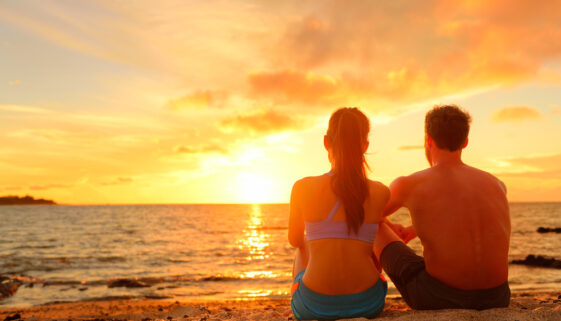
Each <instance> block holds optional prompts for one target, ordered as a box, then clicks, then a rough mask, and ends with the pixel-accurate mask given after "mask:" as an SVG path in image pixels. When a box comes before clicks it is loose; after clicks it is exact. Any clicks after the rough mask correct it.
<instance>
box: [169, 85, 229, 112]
mask: <svg viewBox="0 0 561 321" xmlns="http://www.w3.org/2000/svg"><path fill="white" fill-rule="evenodd" d="M227 96H228V95H227V94H226V92H224V91H213V90H199V91H195V92H192V93H189V94H187V95H185V96H183V97H180V98H177V99H172V100H170V101H168V103H167V104H166V107H167V108H169V109H171V110H179V109H186V108H208V107H222V106H224V102H225V100H226V98H227Z"/></svg>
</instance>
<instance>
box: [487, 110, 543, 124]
mask: <svg viewBox="0 0 561 321" xmlns="http://www.w3.org/2000/svg"><path fill="white" fill-rule="evenodd" d="M541 117H542V114H541V113H540V111H539V110H537V109H536V108H533V107H527V106H517V107H504V108H502V109H500V110H497V111H495V112H494V113H493V115H492V116H491V120H492V121H493V122H496V123H504V122H521V121H527V120H538V119H540V118H541Z"/></svg>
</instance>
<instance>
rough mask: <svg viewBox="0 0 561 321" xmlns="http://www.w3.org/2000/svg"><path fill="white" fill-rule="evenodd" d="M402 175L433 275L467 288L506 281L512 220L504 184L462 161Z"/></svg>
mask: <svg viewBox="0 0 561 321" xmlns="http://www.w3.org/2000/svg"><path fill="white" fill-rule="evenodd" d="M403 179H405V180H407V184H406V185H407V186H408V187H409V188H408V189H409V193H408V197H407V199H406V200H405V205H406V206H407V207H408V208H409V210H410V211H411V218H412V221H413V226H414V227H415V231H416V232H417V235H418V236H419V238H420V239H421V242H422V244H423V254H424V257H425V262H426V270H427V272H428V273H429V274H430V275H432V276H433V277H435V278H437V279H439V280H440V281H442V282H444V283H446V284H448V285H450V286H452V287H455V288H458V289H466V290H469V289H487V288H493V287H496V286H498V285H500V284H502V283H504V282H506V281H507V279H508V247H509V236H510V219H509V209H508V203H507V200H506V195H505V187H504V185H503V184H502V182H500V181H499V180H498V179H497V178H495V177H494V176H492V175H491V174H489V173H486V172H484V171H481V170H478V169H475V168H473V167H470V166H467V165H465V164H463V163H461V162H460V163H453V164H446V163H445V164H440V165H436V166H433V167H431V168H429V169H426V170H424V171H421V172H417V173H415V174H412V175H410V176H408V177H406V178H403Z"/></svg>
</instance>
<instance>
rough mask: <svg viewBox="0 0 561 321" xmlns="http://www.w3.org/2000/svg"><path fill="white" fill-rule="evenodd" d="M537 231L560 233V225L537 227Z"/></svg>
mask: <svg viewBox="0 0 561 321" xmlns="http://www.w3.org/2000/svg"><path fill="white" fill-rule="evenodd" d="M537 232H538V233H561V227H553V228H551V227H541V226H540V227H538V230H537Z"/></svg>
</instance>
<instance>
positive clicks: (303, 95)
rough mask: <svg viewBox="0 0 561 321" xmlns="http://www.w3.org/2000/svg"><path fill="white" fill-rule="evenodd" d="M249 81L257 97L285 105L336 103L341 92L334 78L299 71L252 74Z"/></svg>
mask: <svg viewBox="0 0 561 321" xmlns="http://www.w3.org/2000/svg"><path fill="white" fill-rule="evenodd" d="M248 80H249V85H250V88H251V91H252V93H253V94H254V95H256V96H257V97H265V96H269V97H272V98H274V99H275V100H277V101H279V102H284V103H286V102H291V101H296V102H299V103H304V104H318V103H329V102H336V101H337V100H338V99H337V96H339V95H340V91H341V87H340V85H339V84H338V83H337V81H336V80H335V79H333V78H332V77H329V76H326V75H318V74H314V73H304V72H299V71H290V70H285V71H279V72H260V73H252V74H250V75H249V79H248Z"/></svg>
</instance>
